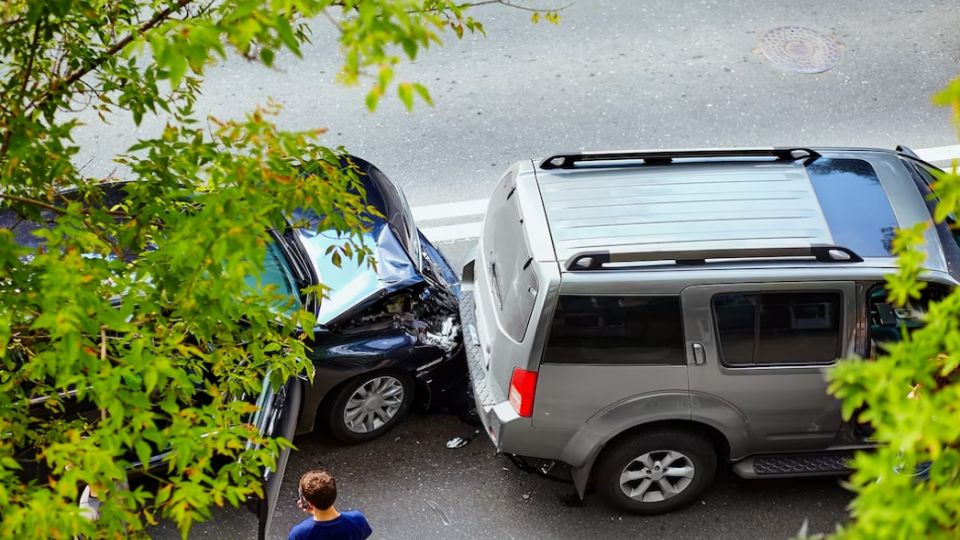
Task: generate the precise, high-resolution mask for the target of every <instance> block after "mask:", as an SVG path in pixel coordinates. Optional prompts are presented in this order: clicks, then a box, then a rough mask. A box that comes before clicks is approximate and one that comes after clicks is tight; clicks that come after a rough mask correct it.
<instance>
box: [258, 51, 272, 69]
mask: <svg viewBox="0 0 960 540" xmlns="http://www.w3.org/2000/svg"><path fill="white" fill-rule="evenodd" d="M260 60H262V61H263V63H264V64H266V66H267V67H271V66H273V51H271V50H270V49H260Z"/></svg>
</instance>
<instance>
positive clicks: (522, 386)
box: [507, 368, 537, 418]
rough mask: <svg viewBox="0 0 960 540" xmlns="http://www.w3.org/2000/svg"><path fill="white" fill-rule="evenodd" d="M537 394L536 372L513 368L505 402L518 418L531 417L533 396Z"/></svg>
mask: <svg viewBox="0 0 960 540" xmlns="http://www.w3.org/2000/svg"><path fill="white" fill-rule="evenodd" d="M536 392H537V372H536V371H527V370H524V369H520V368H513V376H512V377H510V394H509V397H508V398H507V400H508V401H509V402H510V405H512V406H513V409H514V410H515V411H517V414H519V415H520V416H523V417H526V418H530V417H531V416H533V396H534V394H535V393H536Z"/></svg>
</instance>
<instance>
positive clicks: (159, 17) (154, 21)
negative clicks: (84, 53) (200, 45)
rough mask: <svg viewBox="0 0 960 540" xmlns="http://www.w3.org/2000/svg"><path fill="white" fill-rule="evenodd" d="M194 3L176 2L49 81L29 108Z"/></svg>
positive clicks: (75, 80)
mask: <svg viewBox="0 0 960 540" xmlns="http://www.w3.org/2000/svg"><path fill="white" fill-rule="evenodd" d="M194 1H195V0H178V1H177V3H176V4H174V5H172V6H170V7H168V8H167V9H165V10H163V11H160V12H158V13H156V14H154V16H153V17H152V18H151V19H150V20H149V21H147V22H146V23H145V24H144V25H143V26H141V27H140V28H138V29H137V30H136V32H131V33H129V34H127V36H126V37H124V38H123V39H121V40H120V41H118V42H116V43H114V44H113V46H112V47H110V48H109V49H107V50H106V51H104V53H103V54H102V55H100V57H99V58H97V59H96V60H94V61H93V62H91V63H90V64H89V65H87V66H84V67H82V68H80V69H77V70H75V71H74V72H73V73H71V74H70V75H68V76H67V78H66V79H64V80H62V81H51V82H50V88H48V89H47V90H46V91H45V92H44V93H42V94H40V96H39V97H38V98H37V99H35V100H34V101H33V102H31V103H30V106H31V107H33V106H36V105H38V104H40V103H42V102H44V101H46V100H47V99H50V96H51V95H53V91H54V90H56V89H57V88H58V87H69V86H70V85H71V84H73V83H75V82H77V81H78V80H80V78H81V77H83V76H84V75H86V74H88V73H90V72H91V71H93V70H95V69H97V68H99V67H100V66H102V65H103V64H104V63H105V62H106V61H107V60H108V59H109V58H110V57H111V56H113V55H115V54H117V53H118V52H120V50H122V49H123V48H124V47H126V46H127V45H129V44H130V43H131V42H132V41H133V40H134V39H136V38H137V37H139V36H141V35H143V33H144V32H147V31H149V30H151V29H153V28H154V27H156V26H157V25H159V24H160V23H162V22H163V21H165V20H167V19H168V18H170V16H171V15H173V14H174V13H176V12H177V11H180V9H181V8H183V7H184V6H186V5H187V4H190V3H192V2H194Z"/></svg>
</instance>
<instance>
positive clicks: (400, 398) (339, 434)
mask: <svg viewBox="0 0 960 540" xmlns="http://www.w3.org/2000/svg"><path fill="white" fill-rule="evenodd" d="M413 392H414V383H413V378H412V377H410V375H409V374H407V373H406V372H402V371H388V372H385V371H377V372H373V373H364V374H363V375H359V376H357V377H356V378H354V379H353V380H351V381H350V382H349V383H347V384H346V385H344V386H343V387H342V388H340V390H339V391H338V392H337V396H336V399H334V400H333V402H332V403H331V405H330V408H329V412H328V415H329V416H328V418H329V425H330V432H331V433H332V434H333V436H334V437H335V438H336V439H337V440H338V441H340V442H342V443H345V444H359V443H365V442H367V441H372V440H373V439H376V438H378V437H381V436H382V435H384V434H385V433H386V432H388V431H390V430H391V429H393V428H394V426H396V425H397V424H398V423H400V420H401V419H402V418H403V417H404V416H406V414H407V411H409V410H410V406H411V405H412V404H413ZM364 394H366V395H367V396H371V397H372V400H371V401H370V402H367V405H369V407H368V408H366V409H363V406H361V407H360V408H361V409H363V410H361V411H359V412H358V407H357V405H358V403H360V402H361V401H364V399H363V398H364ZM391 411H392V415H391V414H390V412H391ZM348 412H349V413H350V414H349V415H348ZM357 414H359V415H360V416H357ZM364 415H365V416H366V417H367V418H369V419H370V423H369V424H367V425H363V424H364V422H363V418H364ZM348 418H352V419H353V422H348Z"/></svg>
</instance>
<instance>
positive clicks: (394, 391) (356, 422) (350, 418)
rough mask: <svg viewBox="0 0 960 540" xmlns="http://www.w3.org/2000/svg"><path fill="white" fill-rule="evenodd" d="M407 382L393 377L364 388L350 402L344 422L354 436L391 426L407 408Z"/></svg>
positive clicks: (372, 380) (384, 377) (355, 393)
mask: <svg viewBox="0 0 960 540" xmlns="http://www.w3.org/2000/svg"><path fill="white" fill-rule="evenodd" d="M403 394H404V393H403V383H401V382H400V381H399V380H398V379H397V378H395V377H390V376H382V377H376V378H374V379H370V380H369V381H367V382H365V383H363V384H362V385H360V387H359V388H357V389H356V390H354V392H353V394H351V395H350V399H348V400H347V406H346V407H344V410H343V423H344V424H346V426H347V429H349V430H350V431H352V432H354V433H370V432H371V431H376V430H378V429H380V428H381V427H383V426H384V425H386V424H387V422H389V421H390V420H392V419H393V417H394V416H396V415H397V412H398V411H399V410H400V406H401V405H403V397H404V395H403Z"/></svg>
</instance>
